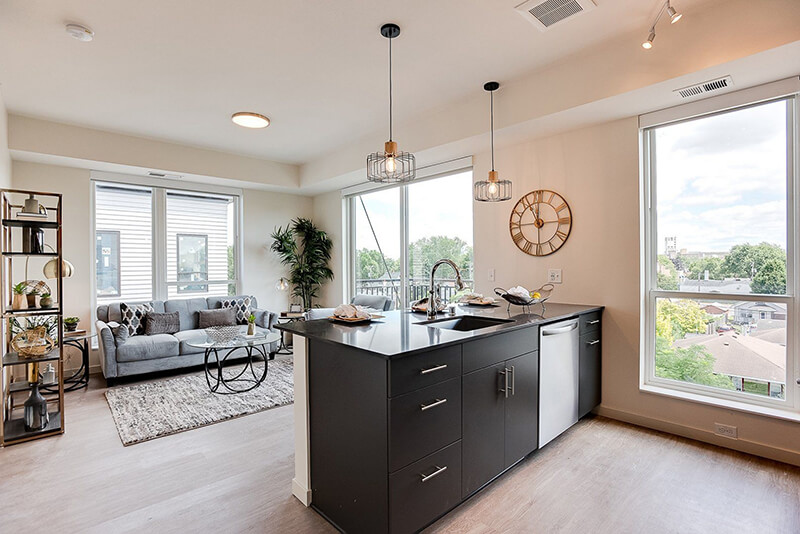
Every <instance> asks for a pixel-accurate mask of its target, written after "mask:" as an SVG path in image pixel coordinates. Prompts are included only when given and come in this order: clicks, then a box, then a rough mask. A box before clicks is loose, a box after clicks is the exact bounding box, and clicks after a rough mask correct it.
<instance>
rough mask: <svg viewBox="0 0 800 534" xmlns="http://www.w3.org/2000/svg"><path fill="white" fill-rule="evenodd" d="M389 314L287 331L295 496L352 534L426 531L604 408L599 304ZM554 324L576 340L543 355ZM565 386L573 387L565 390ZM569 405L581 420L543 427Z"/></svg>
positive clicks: (290, 326)
mask: <svg viewBox="0 0 800 534" xmlns="http://www.w3.org/2000/svg"><path fill="white" fill-rule="evenodd" d="M383 315H384V317H383V318H382V319H379V320H377V321H374V322H372V323H370V324H366V325H362V326H357V325H347V324H339V323H334V322H331V321H329V320H326V319H323V320H316V321H306V322H298V323H293V324H286V325H280V326H279V327H278V328H280V329H282V330H285V331H287V332H291V333H292V334H293V335H294V340H295V341H294V380H295V404H294V410H295V478H294V480H293V483H292V486H293V487H292V493H293V494H294V495H295V496H296V497H297V498H298V499H300V501H302V502H303V503H304V504H305V505H307V506H312V507H313V508H314V509H316V510H317V511H318V512H319V513H321V514H322V515H323V516H324V517H325V518H326V519H328V520H329V521H330V522H331V523H332V524H334V525H335V526H336V527H337V528H339V529H340V530H342V531H344V532H349V533H358V532H369V533H381V532H391V533H392V534H398V533H406V532H416V531H418V530H420V529H422V528H424V527H425V526H427V525H429V524H430V523H432V522H433V521H435V520H436V519H437V518H439V517H441V516H442V515H444V514H445V513H447V512H448V511H450V510H452V509H453V508H455V507H456V506H458V505H459V504H460V503H461V502H463V501H464V500H465V499H467V498H469V497H470V496H472V495H473V494H475V493H476V492H478V491H480V490H481V489H482V488H483V487H485V486H486V485H487V484H489V483H491V481H492V480H494V479H495V478H497V477H498V476H500V475H502V473H504V472H505V471H507V470H508V469H510V468H511V467H513V466H514V465H515V464H517V463H518V462H519V461H521V460H522V459H524V458H525V457H526V456H527V455H529V454H530V453H531V452H533V451H534V450H536V449H537V448H538V447H539V446H540V444H544V442H543V441H542V439H543V434H545V433H550V434H552V435H553V436H554V435H557V434H558V433H560V432H561V431H563V430H564V429H566V428H567V427H568V426H569V425H570V424H574V422H576V421H577V419H578V418H579V417H582V416H583V415H585V414H587V413H589V412H590V411H591V410H592V409H593V408H594V407H595V406H597V405H598V404H599V402H600V334H601V328H600V327H601V322H600V321H601V315H602V307H600V306H584V305H572V304H556V303H548V305H547V307H546V309H545V310H544V312H543V313H542V314H541V315H538V314H532V313H516V312H515V310H514V309H512V310H510V312H509V311H507V310H506V307H505V306H502V307H492V308H483V307H471V306H459V307H458V310H457V316H456V317H449V316H445V315H440V317H437V319H436V320H434V321H429V320H428V319H427V317H426V316H425V315H424V314H416V313H410V312H407V311H391V312H384V313H383ZM556 327H557V328H556ZM547 328H551V330H552V332H553V333H554V337H553V338H552V339H556V337H555V333H558V332H562V331H563V332H571V335H572V336H574V339H575V340H576V341H575V343H573V345H563V344H550V345H548V346H550V347H552V348H551V349H547V350H548V351H549V352H550V353H548V354H540V338H541V339H545V340H547V339H548V338H542V337H541V336H542V335H550V334H547V333H546V329H547ZM578 340H579V342H578ZM542 345H545V343H544V342H543V343H542ZM562 346H569V347H573V348H572V349H569V350H571V351H572V352H570V353H569V354H567V352H569V350H566V349H562V348H559V347H562ZM559 351H560V352H559ZM561 352H564V353H563V354H562V353H561ZM571 354H572V356H571ZM573 358H574V362H573V363H567V366H566V367H564V365H562V364H563V363H564V362H566V361H567V360H570V359H573ZM551 362H555V363H558V364H559V365H560V366H559V369H561V370H560V371H558V370H553V371H546V370H547V369H551V368H553V369H555V367H553V366H552V364H551ZM559 362H560V363H559ZM565 369H566V370H565ZM540 371H541V372H542V373H545V374H544V376H540ZM551 376H552V378H550V377H551ZM565 379H566V380H567V381H573V382H574V384H571V387H566V388H561V385H559V386H558V389H555V390H554V388H553V385H552V384H555V383H556V382H557V381H559V380H560V381H562V382H563V380H565ZM551 382H552V383H551ZM559 384H560V383H559ZM567 385H568V386H570V384H567ZM548 388H549V390H550V391H551V393H549V394H548V395H549V396H548V397H545V396H544V395H545V391H546V390H548ZM553 391H556V395H558V391H564V395H563V397H564V399H563V401H562V399H560V398H559V397H557V396H556V397H555V399H554V400H552V399H553V398H554V397H553ZM570 391H571V393H570ZM540 395H541V396H542V404H541V405H540ZM545 398H548V399H551V400H548V401H547V403H551V402H552V403H553V405H552V408H551V407H550V404H547V403H545V402H544V400H545ZM564 409H566V410H567V411H570V413H571V414H572V419H570V420H569V421H567V423H563V422H562V423H559V424H561V427H558V426H556V427H553V428H549V429H548V430H547V431H546V432H545V423H547V425H550V426H551V427H552V425H551V424H550V423H549V419H550V411H551V410H552V411H553V412H554V413H555V412H563V411H564ZM540 419H541V420H542V427H541V428H540ZM562 421H563V418H562ZM547 439H548V440H549V439H552V437H549V438H547Z"/></svg>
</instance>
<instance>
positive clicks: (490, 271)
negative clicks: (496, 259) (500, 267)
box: [489, 269, 494, 282]
mask: <svg viewBox="0 0 800 534" xmlns="http://www.w3.org/2000/svg"><path fill="white" fill-rule="evenodd" d="M489 281H490V282H494V269H489Z"/></svg>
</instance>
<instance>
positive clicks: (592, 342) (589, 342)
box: [586, 339, 600, 345]
mask: <svg viewBox="0 0 800 534" xmlns="http://www.w3.org/2000/svg"><path fill="white" fill-rule="evenodd" d="M598 343H600V340H599V339H595V340H594V341H587V342H586V344H587V345H597V344H598Z"/></svg>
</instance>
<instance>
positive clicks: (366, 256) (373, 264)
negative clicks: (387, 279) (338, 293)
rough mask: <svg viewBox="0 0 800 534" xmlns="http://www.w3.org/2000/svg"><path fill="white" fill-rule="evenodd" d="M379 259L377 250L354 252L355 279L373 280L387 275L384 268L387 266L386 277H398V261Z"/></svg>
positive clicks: (365, 249) (379, 254) (363, 249)
mask: <svg viewBox="0 0 800 534" xmlns="http://www.w3.org/2000/svg"><path fill="white" fill-rule="evenodd" d="M385 260H386V264H384V258H382V257H381V253H380V252H379V251H377V250H373V249H368V248H362V249H360V250H358V251H357V252H356V278H357V279H359V280H374V279H377V278H382V277H383V276H384V275H387V272H386V266H387V265H388V266H389V273H388V276H391V277H394V276H399V275H400V261H399V260H397V259H394V258H385Z"/></svg>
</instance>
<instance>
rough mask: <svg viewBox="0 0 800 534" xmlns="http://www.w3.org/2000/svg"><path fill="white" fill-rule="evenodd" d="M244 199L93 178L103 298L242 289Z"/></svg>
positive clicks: (180, 295) (224, 292) (98, 292)
mask: <svg viewBox="0 0 800 534" xmlns="http://www.w3.org/2000/svg"><path fill="white" fill-rule="evenodd" d="M237 210H238V197H237V196H235V195H223V194H213V193H204V192H194V191H184V190H174V189H167V188H162V187H152V186H139V185H127V184H119V183H107V182H96V183H95V239H96V249H95V276H96V278H95V280H96V282H95V286H96V298H97V302H98V303H102V302H112V301H118V300H127V301H144V300H151V299H161V300H163V299H169V298H188V297H192V296H224V295H231V294H235V293H236V287H237V279H238V276H237V269H236V257H237V254H236V239H235V235H236V234H237V231H236V221H237Z"/></svg>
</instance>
